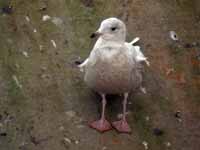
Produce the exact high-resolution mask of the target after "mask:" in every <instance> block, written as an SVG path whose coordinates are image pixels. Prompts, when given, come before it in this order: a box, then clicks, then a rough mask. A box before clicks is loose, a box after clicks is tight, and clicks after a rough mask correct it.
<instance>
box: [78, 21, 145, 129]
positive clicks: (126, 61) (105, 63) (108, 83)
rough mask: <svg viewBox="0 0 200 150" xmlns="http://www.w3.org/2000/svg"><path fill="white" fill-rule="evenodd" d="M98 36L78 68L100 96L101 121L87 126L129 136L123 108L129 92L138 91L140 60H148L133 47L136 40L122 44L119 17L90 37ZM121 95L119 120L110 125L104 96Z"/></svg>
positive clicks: (123, 34)
mask: <svg viewBox="0 0 200 150" xmlns="http://www.w3.org/2000/svg"><path fill="white" fill-rule="evenodd" d="M91 37H92V38H94V37H98V40H97V41H96V43H95V45H94V47H93V49H92V51H91V52H90V55H89V57H88V58H87V59H86V60H85V61H84V62H83V63H82V64H80V65H79V67H80V69H81V71H84V81H85V83H86V84H87V85H88V87H90V88H91V89H93V90H94V91H96V92H97V93H99V94H100V95H101V99H102V112H101V118H100V119H99V120H97V121H94V122H91V123H90V124H89V125H90V127H91V128H94V129H96V130H98V131H100V132H104V131H108V130H110V129H112V127H114V128H115V129H116V130H117V131H119V132H120V133H130V132H131V128H130V126H129V124H128V122H127V119H126V105H127V100H128V96H129V94H130V93H131V92H133V91H135V90H137V89H139V88H140V87H141V82H142V73H141V64H140V62H141V61H145V62H146V61H147V58H146V57H145V56H144V55H143V54H142V52H141V51H140V47H139V46H134V45H133V44H135V43H136V42H137V41H138V40H139V38H135V39H134V40H133V41H132V42H130V43H127V42H125V39H126V26H125V24H124V23H123V22H122V21H121V20H120V19H118V18H114V17H112V18H108V19H105V20H103V21H102V22H101V24H100V27H99V29H98V30H97V31H96V32H95V33H93V34H92V35H91ZM107 94H123V97H124V98H123V115H122V119H121V120H118V121H114V122H112V123H110V122H109V121H108V120H107V119H106V117H105V107H106V102H107V100H106V95H107Z"/></svg>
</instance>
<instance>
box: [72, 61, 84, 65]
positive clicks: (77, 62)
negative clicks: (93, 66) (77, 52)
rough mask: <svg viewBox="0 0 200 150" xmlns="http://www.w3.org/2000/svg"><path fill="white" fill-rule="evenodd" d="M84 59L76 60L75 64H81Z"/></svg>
mask: <svg viewBox="0 0 200 150" xmlns="http://www.w3.org/2000/svg"><path fill="white" fill-rule="evenodd" d="M83 62H84V61H83V60H75V61H74V63H75V65H80V64H82V63H83Z"/></svg>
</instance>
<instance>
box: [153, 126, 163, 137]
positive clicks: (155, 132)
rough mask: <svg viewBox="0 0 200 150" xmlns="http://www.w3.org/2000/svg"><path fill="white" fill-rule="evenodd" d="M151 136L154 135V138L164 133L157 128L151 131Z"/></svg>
mask: <svg viewBox="0 0 200 150" xmlns="http://www.w3.org/2000/svg"><path fill="white" fill-rule="evenodd" d="M153 134H154V135H156V136H161V135H163V134H164V131H163V130H161V129H159V128H154V129H153Z"/></svg>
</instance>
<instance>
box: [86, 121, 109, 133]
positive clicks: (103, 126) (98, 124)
mask: <svg viewBox="0 0 200 150" xmlns="http://www.w3.org/2000/svg"><path fill="white" fill-rule="evenodd" d="M89 126H90V127H91V128H94V129H96V130H97V131H99V132H105V131H108V130H111V129H112V126H111V124H110V123H109V122H108V121H107V120H97V121H94V122H92V123H90V124H89Z"/></svg>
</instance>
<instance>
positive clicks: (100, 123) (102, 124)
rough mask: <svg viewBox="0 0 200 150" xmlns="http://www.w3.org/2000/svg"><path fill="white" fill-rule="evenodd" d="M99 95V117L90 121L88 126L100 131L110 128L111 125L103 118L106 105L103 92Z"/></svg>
mask: <svg viewBox="0 0 200 150" xmlns="http://www.w3.org/2000/svg"><path fill="white" fill-rule="evenodd" d="M101 97H102V112H101V119H100V120H97V121H94V122H92V123H90V124H89V126H90V127H91V128H94V129H96V130H98V131H100V132H105V131H108V130H111V129H112V127H111V125H110V123H109V122H108V121H107V120H106V119H105V107H106V97H105V94H101Z"/></svg>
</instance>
